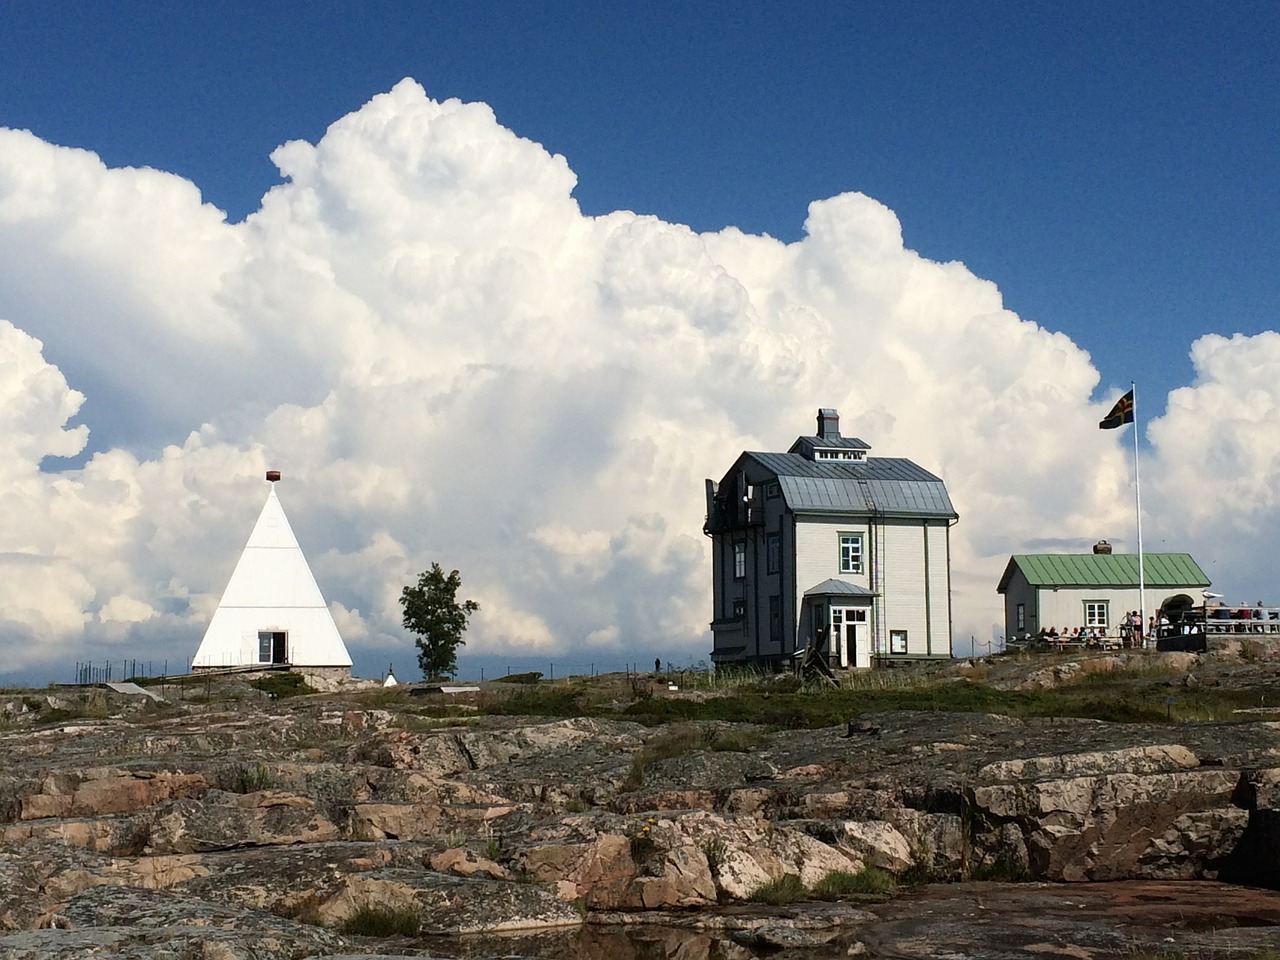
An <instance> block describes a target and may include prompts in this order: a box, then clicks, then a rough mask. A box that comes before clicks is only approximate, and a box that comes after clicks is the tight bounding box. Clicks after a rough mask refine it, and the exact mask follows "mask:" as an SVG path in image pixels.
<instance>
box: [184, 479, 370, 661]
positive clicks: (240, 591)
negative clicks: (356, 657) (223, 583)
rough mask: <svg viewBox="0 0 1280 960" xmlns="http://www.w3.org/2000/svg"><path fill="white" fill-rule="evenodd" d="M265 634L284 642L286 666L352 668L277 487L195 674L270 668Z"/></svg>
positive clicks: (225, 596)
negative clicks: (281, 637)
mask: <svg viewBox="0 0 1280 960" xmlns="http://www.w3.org/2000/svg"><path fill="white" fill-rule="evenodd" d="M261 633H267V634H280V633H283V634H285V644H286V645H285V650H284V661H283V662H285V663H288V664H290V665H292V666H313V667H350V666H351V656H350V654H348V653H347V647H346V644H344V643H343V642H342V636H341V635H340V634H339V633H338V625H337V624H336V623H334V621H333V615H332V614H330V613H329V608H328V606H327V605H326V604H325V602H324V596H323V595H322V594H321V593H320V587H319V585H318V584H317V583H316V578H315V577H314V576H313V575H312V573H311V567H310V566H308V564H307V559H306V557H304V556H303V554H302V548H301V547H299V546H298V540H297V538H296V537H294V535H293V528H292V527H290V526H289V518H288V517H286V516H285V513H284V507H283V506H281V505H280V499H279V498H278V497H277V496H276V488H275V483H274V482H273V483H272V484H271V492H270V493H269V494H267V502H266V503H265V504H264V505H263V507H262V512H261V513H260V514H259V515H258V522H257V523H255V524H254V525H253V532H252V533H250V534H249V542H248V543H246V544H245V548H244V551H243V552H242V553H241V554H240V559H239V560H238V561H237V562H236V567H235V570H234V571H232V573H231V580H230V581H229V582H228V583H227V588H226V590H224V591H223V593H222V600H221V601H220V602H219V603H218V609H217V610H216V611H215V612H214V614H213V619H211V620H210V621H209V628H208V629H207V630H206V631H205V634H204V639H203V640H201V641H200V647H199V649H198V650H197V651H196V655H195V659H194V660H193V661H192V666H193V667H234V666H246V665H251V664H257V663H270V662H272V659H273V658H272V656H271V655H270V653H266V654H265V659H263V656H264V649H263V646H262V643H261V641H260V638H259V635H260V634H261ZM266 650H268V651H269V650H270V641H268V646H267V648H266ZM276 662H280V661H279V660H278V659H276Z"/></svg>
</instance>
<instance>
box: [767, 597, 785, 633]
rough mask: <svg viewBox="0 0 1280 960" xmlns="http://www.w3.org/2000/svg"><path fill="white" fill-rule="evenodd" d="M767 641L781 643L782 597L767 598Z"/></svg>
mask: <svg viewBox="0 0 1280 960" xmlns="http://www.w3.org/2000/svg"><path fill="white" fill-rule="evenodd" d="M769 641H770V642H771V643H781V642H782V597H778V596H773V597H770V598H769Z"/></svg>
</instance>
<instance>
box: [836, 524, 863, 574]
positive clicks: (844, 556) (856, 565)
mask: <svg viewBox="0 0 1280 960" xmlns="http://www.w3.org/2000/svg"><path fill="white" fill-rule="evenodd" d="M840 572H841V573H861V572H862V534H860V533H842V534H840Z"/></svg>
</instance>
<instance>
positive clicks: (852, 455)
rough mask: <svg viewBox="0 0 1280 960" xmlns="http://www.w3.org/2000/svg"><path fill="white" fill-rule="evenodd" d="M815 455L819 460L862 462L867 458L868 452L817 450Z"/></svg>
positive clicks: (814, 452)
mask: <svg viewBox="0 0 1280 960" xmlns="http://www.w3.org/2000/svg"><path fill="white" fill-rule="evenodd" d="M813 454H814V458H815V459H817V460H862V459H864V458H865V456H866V451H865V450H822V449H817V450H814V451H813Z"/></svg>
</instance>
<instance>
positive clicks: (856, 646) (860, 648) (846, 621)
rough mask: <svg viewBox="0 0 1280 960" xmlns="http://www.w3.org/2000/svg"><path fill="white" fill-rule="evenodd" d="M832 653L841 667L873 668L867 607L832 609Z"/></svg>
mask: <svg viewBox="0 0 1280 960" xmlns="http://www.w3.org/2000/svg"><path fill="white" fill-rule="evenodd" d="M831 638H832V641H833V642H832V651H831V652H832V653H834V654H835V655H836V660H837V663H838V664H839V666H841V667H846V668H847V667H850V666H853V667H869V666H871V650H870V649H869V648H868V646H867V611H866V608H865V607H832V608H831Z"/></svg>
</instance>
